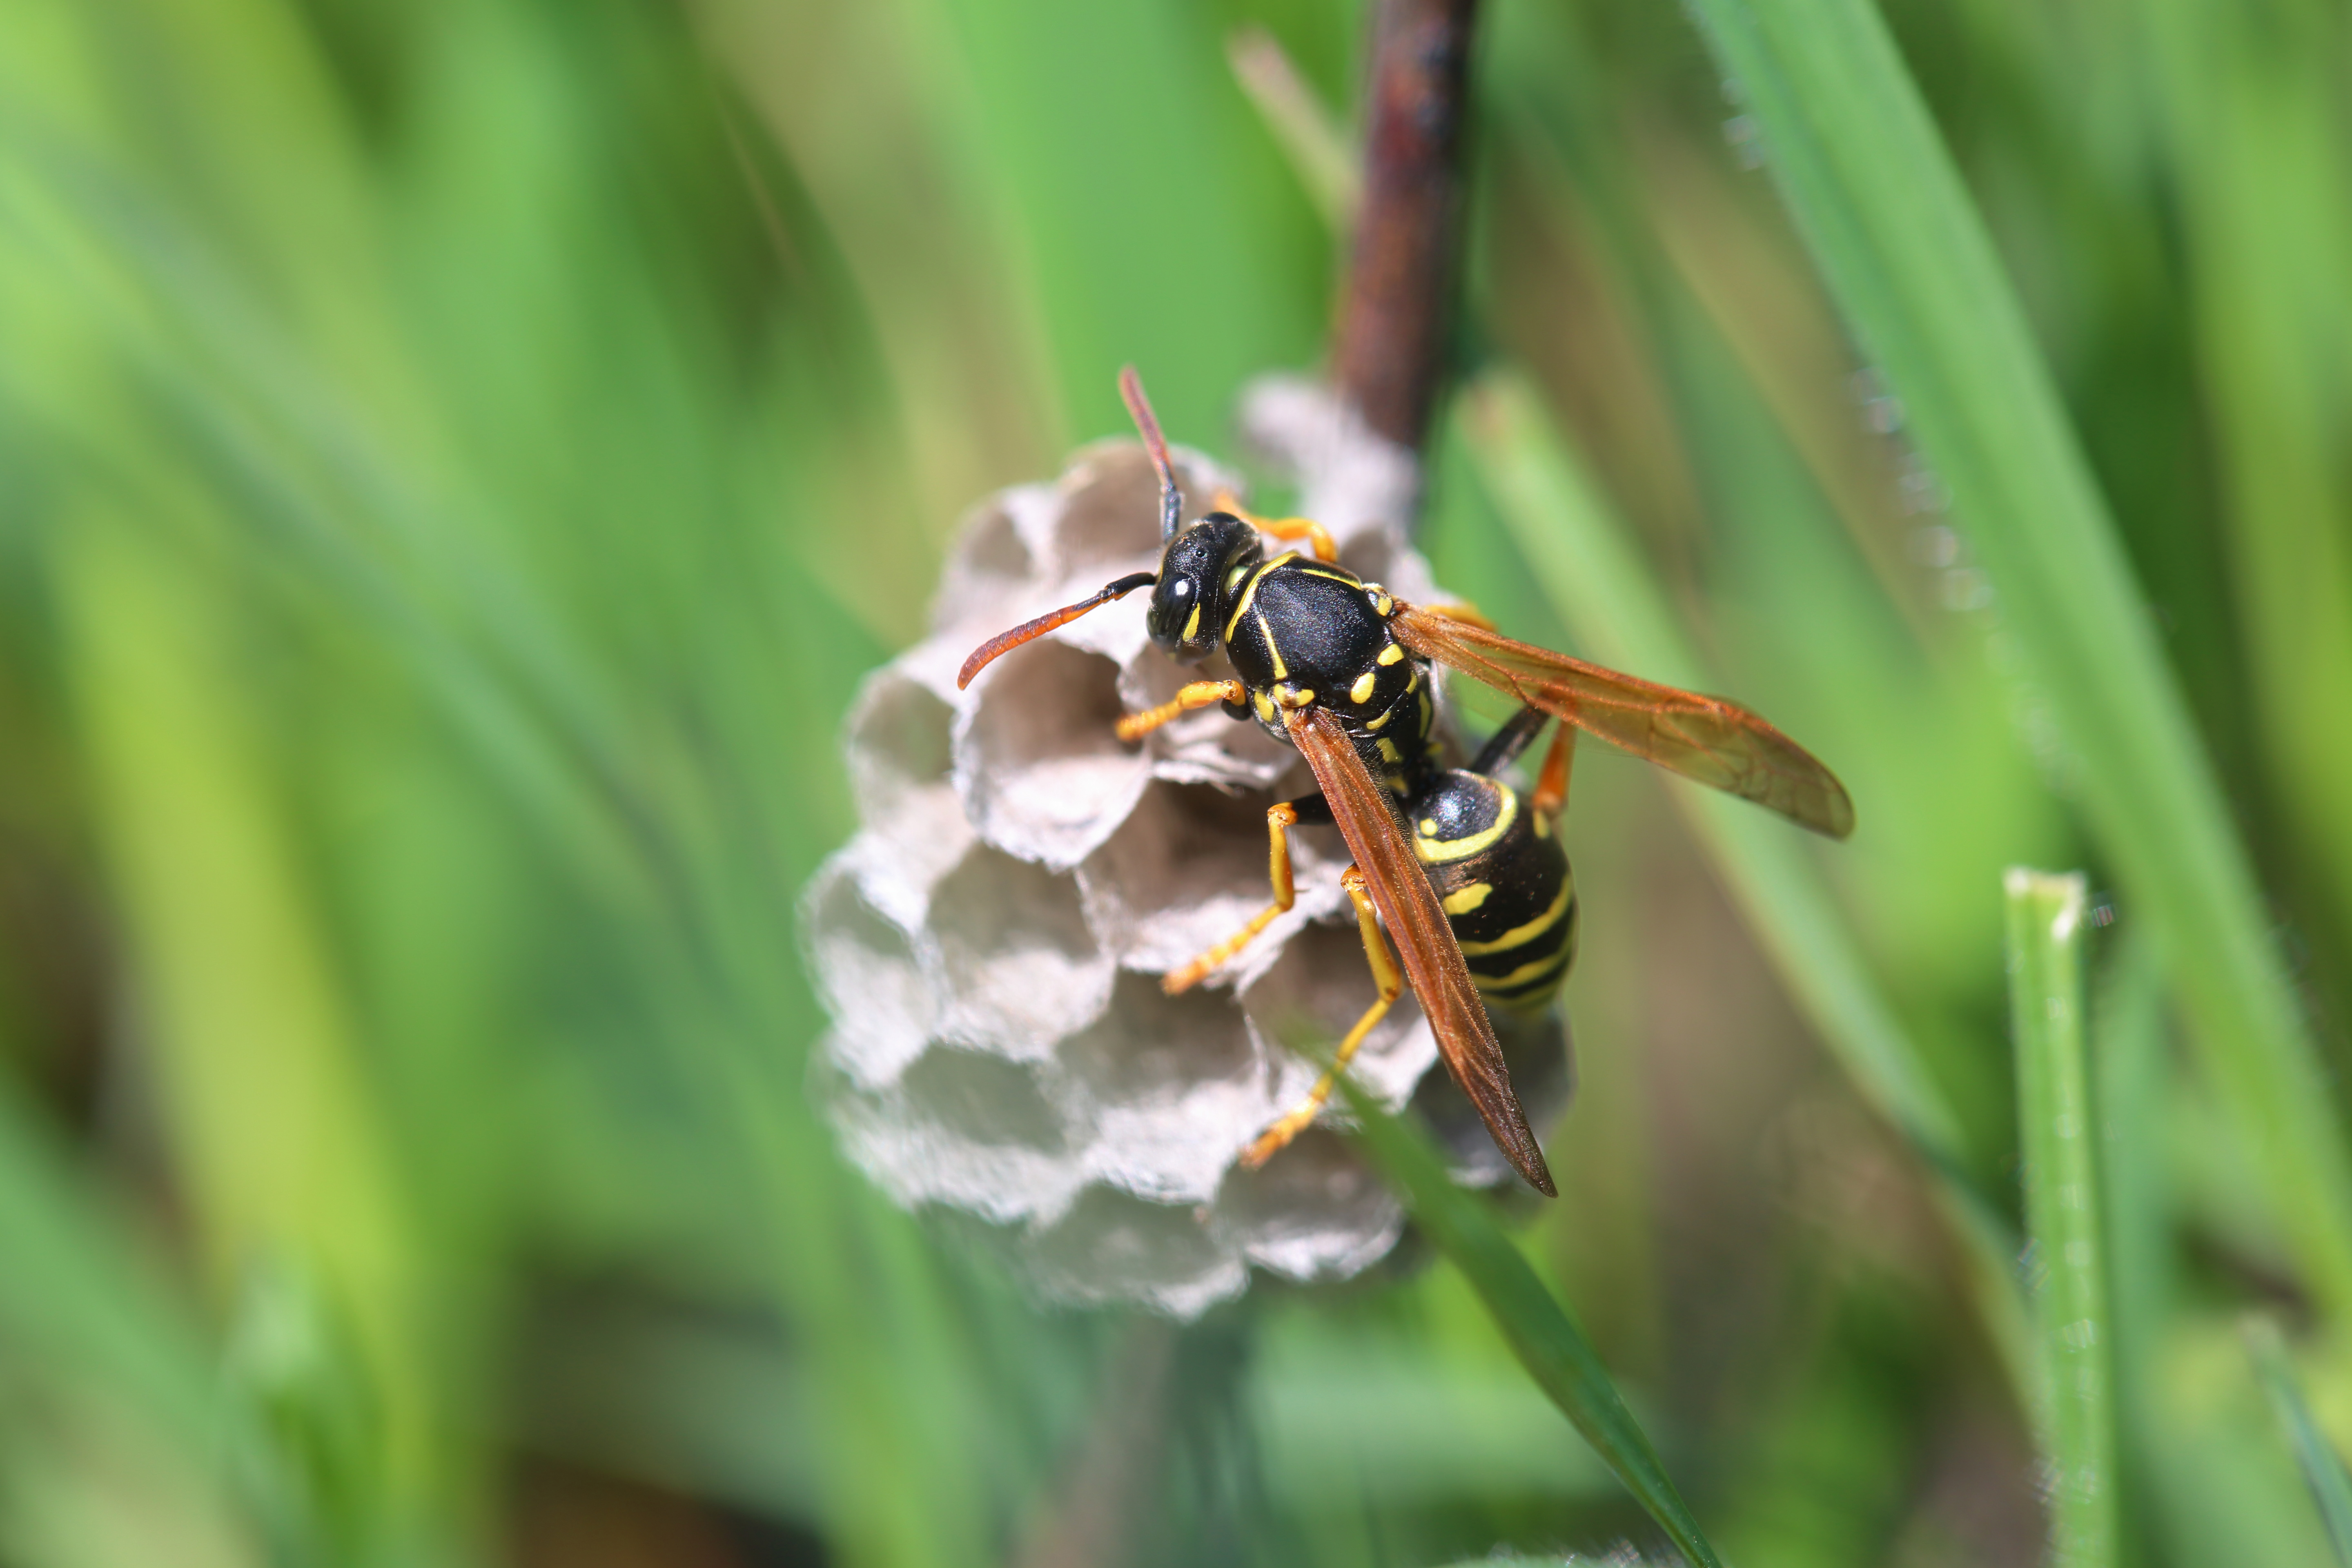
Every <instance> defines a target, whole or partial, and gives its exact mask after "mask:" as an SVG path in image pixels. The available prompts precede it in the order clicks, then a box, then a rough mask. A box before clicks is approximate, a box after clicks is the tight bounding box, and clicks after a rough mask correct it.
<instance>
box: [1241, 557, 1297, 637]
mask: <svg viewBox="0 0 2352 1568" xmlns="http://www.w3.org/2000/svg"><path fill="white" fill-rule="evenodd" d="M1297 559H1298V552H1297V551H1296V550H1286V551H1284V552H1282V553H1281V554H1279V555H1277V556H1276V557H1275V558H1274V559H1273V560H1271V561H1268V562H1265V563H1263V564H1261V565H1260V566H1259V567H1258V569H1257V570H1256V571H1255V572H1253V573H1251V574H1250V580H1249V586H1248V587H1246V588H1244V589H1243V590H1242V602H1241V603H1240V604H1238V605H1234V613H1233V614H1232V615H1231V616H1227V617H1226V618H1225V640H1226V641H1227V642H1231V641H1233V640H1234V627H1235V626H1240V625H1241V624H1242V616H1243V614H1244V612H1245V611H1247V610H1248V609H1249V607H1250V601H1251V600H1253V599H1255V598H1256V597H1257V585H1258V584H1260V583H1263V582H1265V574H1267V573H1269V572H1271V571H1273V570H1274V569H1275V568H1276V567H1277V566H1279V565H1281V564H1282V563H1285V562H1286V561H1296V560H1297ZM1234 570H1235V571H1239V570H1240V568H1239V567H1235V568H1234ZM1257 624H1258V625H1259V626H1261V627H1263V626H1265V617H1263V616H1260V617H1259V619H1258V623H1257Z"/></svg>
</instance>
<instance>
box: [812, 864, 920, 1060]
mask: <svg viewBox="0 0 2352 1568" xmlns="http://www.w3.org/2000/svg"><path fill="white" fill-rule="evenodd" d="M855 855H856V851H855V850H851V851H848V852H845V853H844V854H841V855H836V856H835V857H834V858H833V859H832V860H831V861H830V862H829V863H827V865H826V866H825V867H824V869H823V870H821V871H820V872H818V874H817V879H816V881H815V882H814V884H813V885H812V887H811V889H810V890H809V894H808V898H807V902H806V903H805V905H804V906H803V909H804V918H803V930H804V931H806V932H807V939H808V945H809V956H810V959H811V962H812V967H814V970H815V972H816V980H817V985H818V988H819V990H820V991H821V992H822V993H823V994H824V1005H825V1010H826V1011H827V1012H829V1013H831V1014H832V1015H833V1017H834V1019H835V1031H834V1040H835V1053H834V1054H835V1059H836V1060H837V1061H839V1063H840V1064H841V1067H842V1069H843V1070H844V1071H845V1072H846V1073H847V1074H848V1075H849V1077H850V1079H852V1080H853V1081H854V1082H856V1083H857V1084H858V1085H860V1086H861V1087H866V1088H871V1087H873V1086H876V1085H878V1084H883V1083H887V1082H888V1081H889V1080H890V1079H893V1078H895V1077H897V1076H898V1072H899V1070H900V1069H901V1068H904V1067H905V1066H906V1065H907V1064H908V1062H909V1061H912V1060H913V1059H914V1058H916V1057H918V1056H919V1055H920V1054H921V1053H922V1049H923V1045H924V1042H925V1040H926V1039H927V1038H928V1037H929V1035H930V1032H931V1030H932V1028H933V1026H935V1025H936V1023H937V1022H938V1015H939V1005H938V998H937V997H936V995H935V994H933V992H932V989H931V984H930V982H929V980H928V979H926V978H925V976H924V974H923V972H922V968H921V965H920V964H919V962H918V960H917V957H916V953H915V948H914V943H913V941H912V939H910V938H909V937H908V935H907V933H906V932H905V931H902V930H900V929H899V927H898V924H897V923H896V922H895V921H891V920H890V919H889V918H888V917H887V915H885V914H883V913H882V911H881V910H878V909H877V908H876V907H875V905H874V903H873V902H872V901H871V900H869V899H868V898H867V897H866V894H865V892H864V890H863V889H861V888H860V887H859V886H858V883H857V878H856V872H855V868H854V867H855V860H854V857H855Z"/></svg>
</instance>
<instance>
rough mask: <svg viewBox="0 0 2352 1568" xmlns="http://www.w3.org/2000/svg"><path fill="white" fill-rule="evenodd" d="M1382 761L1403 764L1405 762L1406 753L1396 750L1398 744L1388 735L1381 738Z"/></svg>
mask: <svg viewBox="0 0 2352 1568" xmlns="http://www.w3.org/2000/svg"><path fill="white" fill-rule="evenodd" d="M1381 761H1382V762H1384V763H1402V762H1403V761H1404V753H1403V752H1400V751H1398V750H1397V749H1396V742H1394V741H1391V740H1390V739H1389V738H1388V737H1387V736H1386V735H1382V736H1381Z"/></svg>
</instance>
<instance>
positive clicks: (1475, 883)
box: [1406, 770, 1576, 1012]
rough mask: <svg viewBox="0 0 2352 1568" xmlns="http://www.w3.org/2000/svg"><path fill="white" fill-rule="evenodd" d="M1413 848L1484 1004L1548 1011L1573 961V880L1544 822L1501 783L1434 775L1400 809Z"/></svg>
mask: <svg viewBox="0 0 2352 1568" xmlns="http://www.w3.org/2000/svg"><path fill="white" fill-rule="evenodd" d="M1406 814H1407V816H1408V817H1409V818H1410V819H1411V823H1412V829H1413V848H1414V850H1415V852H1416V853H1417V854H1418V855H1419V856H1420V858H1421V861H1422V865H1423V868H1425V869H1426V870H1427V871H1428V873H1429V877H1430V879H1431V880H1432V881H1433V882H1434V883H1435V884H1436V886H1437V891H1438V899H1439V902H1440V904H1441V905H1442V906H1443V907H1444V910H1445V915H1446V920H1447V922H1448V923H1449V924H1450V925H1452V927H1453V928H1454V941H1455V942H1458V943H1460V944H1461V948H1462V957H1463V960H1464V962H1465V963H1467V964H1468V965H1469V967H1470V978H1471V980H1472V981H1473V982H1474V983H1475V984H1476V985H1477V987H1478V990H1479V992H1480V994H1483V995H1484V996H1485V997H1486V1000H1487V1002H1488V1003H1489V1004H1490V1005H1499V1006H1504V1007H1508V1008H1511V1009H1513V1010H1515V1011H1522V1012H1534V1011H1537V1010H1538V1009H1540V1008H1542V1007H1543V1006H1545V1005H1547V1004H1549V1002H1550V1001H1551V999H1552V997H1553V995H1554V994H1556V993H1557V992H1558V991H1559V986H1560V982H1561V981H1563V980H1564V979H1566V978H1567V976H1568V970H1569V965H1570V963H1573V962H1575V958H1576V879H1575V876H1574V875H1573V873H1572V872H1570V869H1569V864H1568V852H1567V851H1566V849H1564V848H1563V847H1561V845H1560V842H1559V834H1558V832H1557V831H1556V830H1555V825H1554V824H1553V823H1552V822H1551V821H1550V819H1549V816H1547V815H1546V814H1544V813H1541V812H1538V811H1535V810H1533V809H1532V808H1530V807H1529V806H1528V805H1527V803H1526V802H1525V801H1523V800H1522V799H1521V798H1520V797H1519V795H1518V792H1517V791H1516V790H1514V789H1512V788H1511V786H1510V785H1509V784H1505V783H1504V782H1503V781H1502V780H1500V779H1496V778H1489V777H1487V776H1486V775H1485V774H1483V773H1465V772H1462V771H1459V770H1456V771H1453V772H1448V773H1440V774H1438V775H1437V776H1436V778H1435V779H1434V780H1433V782H1432V784H1431V785H1430V787H1429V788H1428V789H1426V790H1424V791H1423V792H1422V793H1421V794H1420V795H1416V796H1414V797H1413V799H1412V801H1411V802H1409V803H1408V805H1407V806H1406Z"/></svg>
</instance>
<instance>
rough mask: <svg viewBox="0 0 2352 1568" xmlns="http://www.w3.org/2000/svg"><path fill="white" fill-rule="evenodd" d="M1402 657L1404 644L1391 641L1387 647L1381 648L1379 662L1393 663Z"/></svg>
mask: <svg viewBox="0 0 2352 1568" xmlns="http://www.w3.org/2000/svg"><path fill="white" fill-rule="evenodd" d="M1403 657H1404V644H1402V643H1401V642H1392V643H1391V644H1389V646H1388V647H1384V648H1382V649H1381V663H1382V664H1394V663H1395V662H1396V661H1397V660H1399V659H1401V658H1403Z"/></svg>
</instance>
